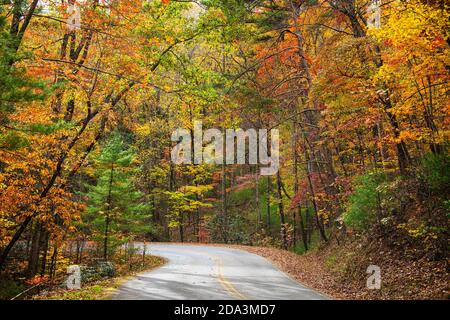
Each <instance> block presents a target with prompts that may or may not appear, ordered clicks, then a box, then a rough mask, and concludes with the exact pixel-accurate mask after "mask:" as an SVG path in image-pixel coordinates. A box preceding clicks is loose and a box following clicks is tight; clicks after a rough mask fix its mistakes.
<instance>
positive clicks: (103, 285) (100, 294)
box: [32, 255, 166, 300]
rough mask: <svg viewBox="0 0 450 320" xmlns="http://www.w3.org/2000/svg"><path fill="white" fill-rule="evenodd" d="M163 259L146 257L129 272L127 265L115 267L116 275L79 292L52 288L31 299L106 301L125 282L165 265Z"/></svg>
mask: <svg viewBox="0 0 450 320" xmlns="http://www.w3.org/2000/svg"><path fill="white" fill-rule="evenodd" d="M165 262H166V261H165V259H163V258H161V257H158V256H151V255H148V256H146V257H145V263H144V264H142V263H140V264H133V265H134V266H138V268H136V267H135V268H134V269H132V270H130V268H129V265H128V264H124V265H117V264H116V267H117V274H116V276H114V277H111V278H103V279H99V280H97V281H94V282H90V283H87V284H86V285H84V286H82V288H81V289H80V290H68V289H65V288H62V287H53V288H51V289H50V290H44V291H42V292H40V293H39V294H37V295H35V296H33V297H32V299H33V300H106V299H108V298H109V296H110V295H111V294H112V293H113V292H114V291H115V289H116V288H117V287H119V286H120V285H121V284H122V283H124V282H125V281H128V280H129V279H131V278H132V277H134V276H136V275H137V274H139V273H142V272H148V271H151V270H153V269H155V268H157V267H160V266H161V265H163V264H164V263H165Z"/></svg>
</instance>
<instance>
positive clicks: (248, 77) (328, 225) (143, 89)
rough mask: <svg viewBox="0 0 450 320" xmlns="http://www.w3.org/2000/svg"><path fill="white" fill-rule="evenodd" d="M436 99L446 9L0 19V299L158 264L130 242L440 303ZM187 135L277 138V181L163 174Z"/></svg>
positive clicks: (133, 6)
mask: <svg viewBox="0 0 450 320" xmlns="http://www.w3.org/2000/svg"><path fill="white" fill-rule="evenodd" d="M449 98H450V3H449V2H448V1H446V0H382V1H381V0H372V1H371V0H197V1H187V0H186V1H185V0H179V1H176V0H151V1H138V0H12V1H9V0H2V1H0V299H11V298H13V297H15V296H16V295H19V294H21V293H22V292H24V291H26V290H27V289H29V288H34V287H36V286H39V285H42V286H46V287H48V286H52V285H58V284H59V283H60V282H61V279H62V278H63V277H64V276H65V275H66V269H67V267H68V266H69V265H72V264H77V265H85V266H86V268H87V269H86V270H88V271H89V270H94V269H95V270H100V272H97V271H92V273H93V274H95V275H92V277H93V278H96V277H97V276H98V273H100V274H101V275H106V276H108V275H110V274H112V273H115V272H116V269H117V271H120V270H126V271H123V272H128V270H132V269H133V268H134V270H135V271H139V270H141V269H143V268H146V267H148V266H149V265H153V264H158V263H162V262H161V261H157V260H158V258H157V257H155V256H152V255H151V253H147V256H146V253H145V250H144V252H143V253H139V254H137V249H136V248H135V247H134V245H133V244H134V243H136V242H139V243H142V242H144V243H147V242H175V243H181V242H185V243H205V244H208V243H213V244H224V245H230V246H234V245H239V246H246V247H254V248H269V249H267V250H275V251H270V252H278V253H279V255H281V256H282V255H283V253H282V252H286V253H287V252H289V257H291V256H292V257H293V258H292V259H297V257H298V259H302V260H301V261H303V262H304V263H305V264H309V263H311V262H310V261H314V263H318V264H320V265H321V267H323V268H324V270H327V271H326V272H327V274H328V272H329V274H330V277H333V281H334V282H335V283H336V284H335V288H339V287H340V286H341V284H342V283H343V282H345V283H346V287H345V288H346V289H345V290H340V289H324V290H325V291H326V290H330V292H331V293H330V295H332V294H333V290H334V291H336V292H338V293H339V294H341V296H339V295H338V293H336V295H337V296H338V297H340V298H349V297H350V298H363V299H365V298H382V299H389V298H411V297H415V298H424V299H428V298H439V299H441V298H444V299H447V298H448V297H449V291H448V289H449V287H448V279H449V278H448V272H449V270H450V269H449V265H448V261H449V256H448V245H449V244H448V236H449V229H448V226H449V217H450V199H449V190H450V170H449V168H450V158H449V153H448V146H449V139H448V138H449V133H450V132H449V125H450V118H449V114H450V99H449ZM197 121H202V125H203V130H206V129H218V130H220V132H223V133H225V131H226V130H227V129H238V128H241V129H243V130H249V129H255V130H260V129H265V130H274V129H276V130H278V132H279V150H278V154H277V156H279V168H278V171H277V172H276V173H275V174H273V175H262V174H261V168H262V167H263V165H261V163H257V164H250V163H249V161H247V162H246V164H228V163H226V162H225V159H223V161H222V162H221V163H205V162H200V163H198V162H196V161H192V162H191V163H192V164H177V163H174V161H172V159H171V151H172V149H173V147H174V146H175V145H176V141H174V140H173V139H172V138H171V137H172V135H173V132H174V131H175V130H177V129H178V128H185V129H186V130H187V131H188V132H189V134H190V135H191V137H192V138H194V124H195V123H196V122H197ZM260 138H261V137H259V139H260ZM266 139H267V138H266ZM248 140H249V139H248ZM267 140H268V141H267V144H270V141H269V140H270V139H267ZM233 143H234V140H233ZM201 147H205V146H204V145H203V146H201ZM269 149H270V148H269ZM248 152H249V151H248V150H247V153H248ZM244 156H245V155H244ZM247 156H248V158H250V156H249V154H247ZM260 156H261V154H260ZM254 250H259V249H254ZM261 250H265V249H261ZM268 252H269V251H268ZM280 252H281V253H280ZM267 255H271V254H270V253H268V254H267ZM274 259H276V258H274ZM280 259H284V258H280ZM283 261H284V260H283ZM369 264H375V265H380V266H381V267H382V269H383V270H386V271H385V272H384V273H383V274H386V278H383V279H384V280H383V281H385V282H384V283H385V284H386V285H384V286H383V288H382V290H381V291H380V290H379V291H370V292H367V290H366V292H365V293H364V294H363V295H360V294H358V293H355V292H357V291H358V290H359V291H361V290H360V288H361V286H365V277H366V273H365V271H366V268H367V266H368V265H369ZM96 268H97V269H96ZM98 268H99V269H98ZM287 268H290V269H291V271H292V272H293V273H296V272H302V270H303V269H302V268H301V267H300V266H296V265H292V266H288V267H287ZM307 269H308V267H305V270H307ZM309 269H314V268H312V267H311V268H309ZM305 272H306V271H305ZM312 272H313V271H312ZM86 273H87V274H89V272H87V271H86ZM119 273H120V272H119ZM361 279H362V280H361ZM94 280H98V279H94ZM86 281H88V280H86ZM361 281H363V282H361ZM361 283H362V284H361ZM312 285H314V284H312ZM342 285H343V284H342ZM340 291H342V292H340ZM342 295H344V296H342Z"/></svg>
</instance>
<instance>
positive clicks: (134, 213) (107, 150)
mask: <svg viewBox="0 0 450 320" xmlns="http://www.w3.org/2000/svg"><path fill="white" fill-rule="evenodd" d="M133 159H134V154H133V151H132V150H130V149H129V148H127V147H126V145H125V143H124V141H123V138H122V137H121V135H120V134H119V133H114V134H112V136H111V138H110V139H109V140H108V141H107V143H106V145H105V146H104V147H103V150H102V152H101V154H100V156H99V157H98V159H96V161H95V177H96V180H97V183H96V184H95V185H88V186H87V189H88V192H87V193H86V196H87V198H88V208H87V210H86V212H85V214H84V217H83V224H84V228H87V229H91V230H90V231H91V233H92V234H91V235H92V236H93V238H94V239H95V238H97V239H102V240H103V258H104V259H105V260H107V259H108V256H109V252H110V251H111V248H110V242H111V241H112V240H115V241H116V242H120V240H121V239H123V238H124V237H127V236H129V235H132V234H134V235H135V234H143V233H145V232H149V231H150V230H151V225H150V222H148V220H149V218H150V217H149V214H148V212H149V206H148V205H147V204H145V203H143V202H142V199H143V196H144V194H143V193H142V192H140V191H138V190H136V188H135V187H134V181H133V173H134V169H135V167H134V164H133Z"/></svg>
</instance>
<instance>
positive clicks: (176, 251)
mask: <svg viewBox="0 0 450 320" xmlns="http://www.w3.org/2000/svg"><path fill="white" fill-rule="evenodd" d="M146 251H147V252H148V253H150V254H152V255H157V256H160V257H164V258H166V259H168V262H167V264H165V265H163V266H162V267H160V268H157V269H155V270H152V271H150V272H147V273H142V274H139V275H138V276H137V277H136V278H134V279H132V280H130V281H127V282H125V283H124V284H122V285H121V286H120V287H119V288H118V289H117V290H116V292H115V293H114V294H113V295H112V296H111V299H114V300H256V299H261V300H269V299H271V300H318V299H327V298H326V297H325V296H323V295H321V294H320V293H318V292H316V291H314V290H312V289H309V288H307V287H305V286H302V285H301V284H299V283H298V282H296V281H294V280H292V279H291V278H289V277H288V276H287V275H286V274H284V273H283V272H281V271H280V270H278V269H277V268H276V267H274V266H273V265H272V264H271V263H270V262H269V261H268V260H266V259H265V258H263V257H260V256H258V255H255V254H252V253H248V252H245V251H242V250H237V249H231V248H225V247H216V246H200V245H177V244H151V245H147V248H146Z"/></svg>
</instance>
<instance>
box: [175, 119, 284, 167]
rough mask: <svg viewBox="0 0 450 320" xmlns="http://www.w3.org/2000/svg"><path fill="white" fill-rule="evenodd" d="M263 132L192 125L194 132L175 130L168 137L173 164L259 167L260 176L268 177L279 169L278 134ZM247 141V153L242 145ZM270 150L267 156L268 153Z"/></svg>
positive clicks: (200, 124)
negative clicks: (257, 165)
mask: <svg viewBox="0 0 450 320" xmlns="http://www.w3.org/2000/svg"><path fill="white" fill-rule="evenodd" d="M268 133H269V132H268V130H267V129H259V130H255V129H247V130H242V129H226V130H223V131H222V130H219V129H207V130H204V131H203V123H202V121H194V129H193V130H192V131H191V130H188V129H184V128H178V129H177V130H175V131H174V132H173V133H172V138H171V139H172V141H173V142H177V145H176V146H175V147H174V148H173V149H172V152H171V159H172V162H173V163H175V164H200V163H208V164H214V163H215V164H223V163H225V164H246V163H247V162H246V156H247V155H248V164H260V165H261V166H262V167H261V168H260V172H261V175H263V176H270V175H274V174H276V173H277V172H278V168H279V163H280V161H279V133H278V130H276V129H272V130H270V139H269V136H268ZM247 141H248V153H247V152H246V145H247ZM269 147H270V153H269Z"/></svg>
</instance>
